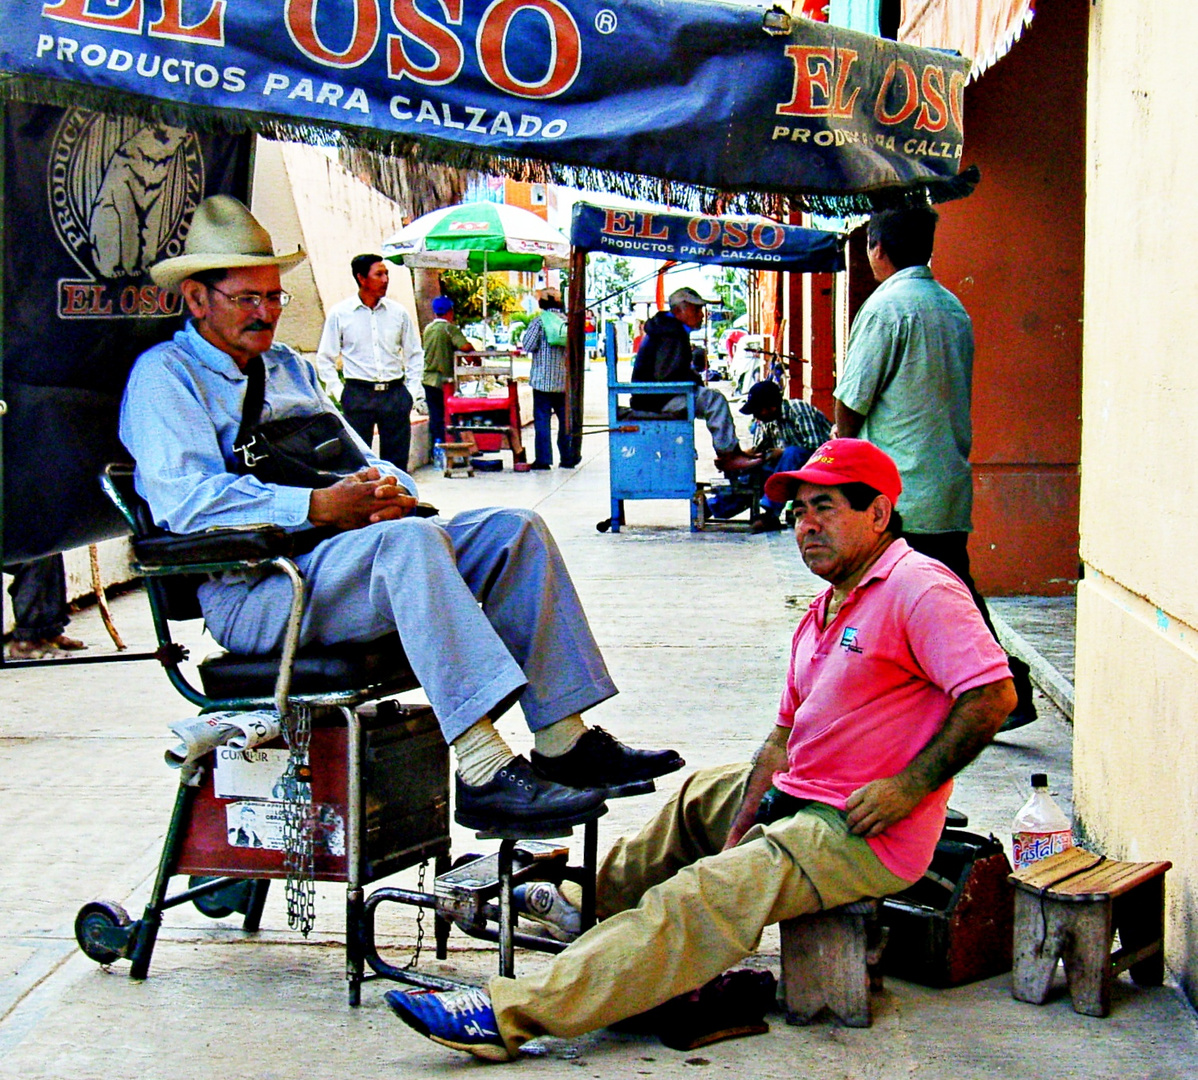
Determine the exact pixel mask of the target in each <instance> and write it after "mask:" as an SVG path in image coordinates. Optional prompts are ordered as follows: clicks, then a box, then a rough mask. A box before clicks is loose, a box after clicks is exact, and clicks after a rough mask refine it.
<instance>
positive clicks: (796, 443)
mask: <svg viewBox="0 0 1198 1080" xmlns="http://www.w3.org/2000/svg"><path fill="white" fill-rule="evenodd" d="M740 411H741V412H742V413H744V414H745V415H746V416H752V417H754V418H755V419H756V420H757V421H758V422H759V423H760V424H761V431H760V433H759V434H758V436H757V442H756V443H755V444H754V446H753V451H752V452H753V453H754V454H760V455H761V456H762V468H763V469H765V470H766V472H767V473H769V474H771V475H772V474H773V473H776V472H795V471H797V470H798V469H801V468H802V467H803V466H804V465H806V464H807V459H808V458H809V457H811V455H812V454H813V453H814V452H815V450H816V448H817V447H818V446H819V445H820V444H821V443H823V442H824V441H825V440H826V439H827V438H828V437H829V436H830V435H831V434H832V425H831V424H830V423H829V422H828V418H827V417H826V416H824V414H823V413H822V412H820V411H819V409H817V408H816V407H815V406H814V405H809V404H808V403H807V402H806V401H802V400H799V399H797V398H783V396H782V390H781V388H780V387H779V386H778V384H777V383H776V382H773V381H772V380H769V379H767V380H765V381H763V382H759V383H754V384H753V386H752V388H751V389H750V390H749V393H748V396H747V397H746V398H745V400H744V404H743V405H741V407H740ZM783 505H785V504H783V503H780V502H778V501H777V500H775V499H771V498H770V497H769V495H768V494H766V495H763V496H762V498H761V510H762V513H761V516H760V517H759V518H758V519H757V520H756V521H754V522H753V524H752V525H751V526H750V529H749V531H750V532H755V533H763V532H776V531H778V530H779V529H781V528H782V521H781V519H780V518H779V517H778V515H779V513H780V512H781V510H782V507H783Z"/></svg>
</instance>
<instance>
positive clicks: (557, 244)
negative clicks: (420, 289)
mask: <svg viewBox="0 0 1198 1080" xmlns="http://www.w3.org/2000/svg"><path fill="white" fill-rule="evenodd" d="M383 257H384V258H387V259H390V260H391V261H392V262H397V263H403V264H404V266H425V267H433V268H439V269H442V270H470V271H472V272H473V273H476V274H485V273H487V272H489V271H491V270H519V271H524V272H536V271H538V270H541V269H542V268H544V267H546V266H548V267H551V268H561V267H564V266H566V265H567V264H568V262H569V258H570V241H569V240H568V239H566V237H565V236H564V235H563V234H562V233H560V232H558V230H557V229H554V228H553V227H551V226H550V225H547V224H546V223H545V222H544V221H542V220H541V219H540V218H539V217H537V215H536V214H532V213H529V212H528V211H527V210H521V209H520V208H519V207H518V206H508V205H506V204H505V203H493V202H474V203H463V204H461V205H460V206H447V207H444V208H443V209H441V210H434V211H432V212H431V213H428V214H424V215H423V216H422V217H418V218H417V219H416V220H415V221H413V222H412V223H411V224H410V225H406V226H404V228H402V229H400V231H399V232H397V233H396V234H395V235H394V236H392V237H391V239H389V240H387V241H385V242H384V244H383Z"/></svg>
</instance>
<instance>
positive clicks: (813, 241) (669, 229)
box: [570, 202, 844, 273]
mask: <svg viewBox="0 0 1198 1080" xmlns="http://www.w3.org/2000/svg"><path fill="white" fill-rule="evenodd" d="M570 243H571V244H573V245H574V246H575V247H576V248H580V249H582V250H584V251H606V252H610V253H612V254H615V255H630V256H636V257H639V258H648V259H662V260H664V259H675V260H677V261H678V262H696V263H718V264H720V265H723V266H747V267H750V268H752V269H755V270H789V271H791V272H792V273H820V272H824V271H828V272H831V271H836V270H843V269H844V238H843V237H841V236H840V235H839V234H837V233H831V232H821V231H820V230H818V229H801V228H799V227H798V226H796V225H779V224H778V222H776V221H771V220H769V219H768V218H763V217H738V216H728V215H725V216H723V217H709V216H706V215H700V214H677V213H673V214H672V213H659V212H657V211H655V210H637V209H627V208H622V207H608V206H597V205H594V204H592V203H585V202H578V203H575V204H574V217H573V221H572V223H571V226H570Z"/></svg>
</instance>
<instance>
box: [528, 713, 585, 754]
mask: <svg viewBox="0 0 1198 1080" xmlns="http://www.w3.org/2000/svg"><path fill="white" fill-rule="evenodd" d="M586 730H587V726H586V724H584V723H583V722H582V717H581V716H579V715H578V713H572V714H571V715H570V716H564V717H562V719H560V720H559V721H558V722H557V723H556V724H550V725H549V726H548V727H547V728H541V730H540V731H536V732H533V740H534V745H535V746H536V749H537V753H538V754H543V755H544V756H545V757H561V756H562V754H565V753H568V752H569V751H570V750H573V749H574V744H575V743H576V742H578V740H579V739H581V738H582V736H583V735H584V734H585V733H586Z"/></svg>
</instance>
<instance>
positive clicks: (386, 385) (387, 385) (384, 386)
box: [345, 379, 404, 393]
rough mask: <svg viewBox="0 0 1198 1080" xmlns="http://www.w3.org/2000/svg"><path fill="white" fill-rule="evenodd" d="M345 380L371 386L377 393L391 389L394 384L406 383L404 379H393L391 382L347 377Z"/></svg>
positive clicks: (401, 384)
mask: <svg viewBox="0 0 1198 1080" xmlns="http://www.w3.org/2000/svg"><path fill="white" fill-rule="evenodd" d="M345 381H346V382H347V383H348V382H353V383H358V384H360V385H361V386H369V387H370V389H371V390H373V391H375V393H382V392H383V391H384V390H390V389H391V387H393V386H403V384H404V381H403V379H392V380H391V381H390V382H370V381H369V380H368V379H346V380H345Z"/></svg>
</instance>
